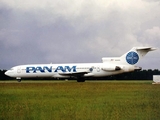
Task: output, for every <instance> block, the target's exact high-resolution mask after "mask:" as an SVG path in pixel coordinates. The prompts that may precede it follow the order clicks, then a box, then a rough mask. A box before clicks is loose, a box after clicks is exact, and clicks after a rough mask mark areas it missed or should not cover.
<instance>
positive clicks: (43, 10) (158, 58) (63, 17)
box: [0, 0, 160, 69]
mask: <svg viewBox="0 0 160 120" xmlns="http://www.w3.org/2000/svg"><path fill="white" fill-rule="evenodd" d="M134 46H153V47H156V48H160V0H89V1H88V0H26V1H22V0H0V69H9V68H11V67H13V66H16V65H21V64H31V63H33V64H34V63H51V62H52V63H74V62H75V63H80V62H82V63H84V62H86V63H88V62H101V58H102V57H107V56H108V57H112V56H113V57H118V56H121V55H122V54H124V53H126V52H127V51H128V50H130V49H131V48H132V47H134ZM138 65H139V66H141V67H143V68H144V69H160V50H156V51H154V52H150V53H148V54H147V55H146V56H145V58H144V59H142V60H141V61H140V62H139V64H138Z"/></svg>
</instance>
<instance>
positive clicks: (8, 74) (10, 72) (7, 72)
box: [4, 70, 13, 77]
mask: <svg viewBox="0 0 160 120" xmlns="http://www.w3.org/2000/svg"><path fill="white" fill-rule="evenodd" d="M4 74H5V75H7V76H9V77H12V75H13V72H12V71H10V70H7V71H6V72H5V73H4Z"/></svg>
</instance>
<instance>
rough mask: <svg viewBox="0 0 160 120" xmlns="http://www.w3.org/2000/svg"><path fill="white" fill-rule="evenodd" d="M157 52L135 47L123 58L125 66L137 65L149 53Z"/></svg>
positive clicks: (150, 48) (151, 49) (148, 48)
mask: <svg viewBox="0 0 160 120" xmlns="http://www.w3.org/2000/svg"><path fill="white" fill-rule="evenodd" d="M153 50H156V48H152V47H133V48H132V49H131V50H130V51H129V52H127V53H126V54H124V55H122V56H121V60H122V62H123V64H130V65H135V64H137V63H138V61H139V60H140V59H142V58H143V57H144V56H145V55H146V54H147V53H148V52H150V51H153Z"/></svg>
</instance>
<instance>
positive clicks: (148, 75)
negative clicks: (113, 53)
mask: <svg viewBox="0 0 160 120" xmlns="http://www.w3.org/2000/svg"><path fill="white" fill-rule="evenodd" d="M5 72H6V70H0V80H13V79H15V78H11V77H8V76H6V75H5V74H4V73H5ZM153 75H160V71H159V70H158V69H154V70H151V69H148V70H140V71H134V72H129V73H123V74H119V75H113V76H107V77H100V78H87V79H88V80H90V79H91V80H94V79H100V80H152V79H153ZM34 79H35V78H34ZM36 79H39V80H46V78H36ZM47 79H48V80H55V78H47ZM72 79H73V78H72ZM27 80H33V78H28V79H27Z"/></svg>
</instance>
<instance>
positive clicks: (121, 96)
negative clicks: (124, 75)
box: [0, 81, 160, 120]
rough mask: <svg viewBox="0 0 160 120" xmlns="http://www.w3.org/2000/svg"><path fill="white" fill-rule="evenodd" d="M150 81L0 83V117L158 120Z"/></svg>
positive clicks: (155, 88) (159, 104)
mask: <svg viewBox="0 0 160 120" xmlns="http://www.w3.org/2000/svg"><path fill="white" fill-rule="evenodd" d="M151 83H152V82H151V81H149V82H148V81H129V82H128V81H126V82H125V81H107V82H85V83H77V82H52V81H48V82H32V81H29V82H28V81H27V82H25V81H22V82H21V83H17V82H0V120H17V119H18V120H39V119H41V120H158V119H159V118H160V85H152V84H151Z"/></svg>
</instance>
